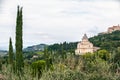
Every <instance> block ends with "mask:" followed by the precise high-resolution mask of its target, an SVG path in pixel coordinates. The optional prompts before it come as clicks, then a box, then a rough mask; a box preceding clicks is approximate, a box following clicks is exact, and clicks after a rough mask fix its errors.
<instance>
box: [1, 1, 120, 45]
mask: <svg viewBox="0 0 120 80" xmlns="http://www.w3.org/2000/svg"><path fill="white" fill-rule="evenodd" d="M18 4H20V5H21V6H23V22H24V24H23V38H24V46H27V45H33V44H39V43H48V44H51V43H56V42H63V41H68V42H70V41H79V40H81V37H82V35H83V34H84V33H87V34H88V36H89V37H90V36H93V35H95V34H97V33H99V32H103V31H105V30H106V29H107V27H110V26H112V25H117V24H119V23H120V22H119V21H120V18H119V17H120V11H119V2H118V1H116V0H114V1H113V0H106V1H104V0H34V1H32V0H18V1H15V0H11V1H10V2H8V0H4V5H3V6H2V12H0V36H1V37H2V40H0V43H1V44H2V42H3V41H4V42H3V43H5V44H8V43H7V42H8V39H9V37H10V36H12V38H13V42H14V40H15V39H14V38H15V25H16V10H17V5H18ZM1 34H5V36H3V35H1ZM2 46H3V44H2Z"/></svg>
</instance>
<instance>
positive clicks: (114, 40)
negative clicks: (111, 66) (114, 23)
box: [89, 31, 120, 52]
mask: <svg viewBox="0 0 120 80" xmlns="http://www.w3.org/2000/svg"><path fill="white" fill-rule="evenodd" d="M119 35H120V31H114V32H112V33H110V34H102V35H98V36H94V37H91V38H90V39H89V40H90V41H91V42H92V43H93V44H94V45H95V46H97V47H100V48H101V49H105V50H108V51H110V52H112V51H113V50H116V48H117V47H119V46H120V36H119Z"/></svg>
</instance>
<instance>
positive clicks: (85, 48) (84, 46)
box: [75, 34, 99, 55]
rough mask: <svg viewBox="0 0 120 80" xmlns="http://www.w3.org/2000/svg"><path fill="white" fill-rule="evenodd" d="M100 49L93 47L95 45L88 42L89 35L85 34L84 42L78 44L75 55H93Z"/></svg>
mask: <svg viewBox="0 0 120 80" xmlns="http://www.w3.org/2000/svg"><path fill="white" fill-rule="evenodd" d="M98 49H99V48H98V47H94V46H93V44H92V43H91V42H90V41H89V40H88V37H87V35H86V34H84V36H83V38H82V41H81V42H79V43H78V44H77V49H76V50H75V54H76V55H82V54H85V53H88V52H90V53H93V52H94V51H97V50H98Z"/></svg>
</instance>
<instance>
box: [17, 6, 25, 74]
mask: <svg viewBox="0 0 120 80" xmlns="http://www.w3.org/2000/svg"><path fill="white" fill-rule="evenodd" d="M22 26H23V22H22V7H21V8H19V6H18V9H17V20H16V43H15V47H16V71H17V72H19V71H22V69H23V66H24V65H23V52H22V48H23V41H22Z"/></svg>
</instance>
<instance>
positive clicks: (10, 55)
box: [8, 38, 14, 65]
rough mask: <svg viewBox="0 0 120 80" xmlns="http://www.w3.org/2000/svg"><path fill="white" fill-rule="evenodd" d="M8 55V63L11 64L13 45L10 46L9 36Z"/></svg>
mask: <svg viewBox="0 0 120 80" xmlns="http://www.w3.org/2000/svg"><path fill="white" fill-rule="evenodd" d="M8 54H9V57H8V62H9V64H11V65H13V60H14V53H13V46H12V40H11V38H10V40H9V52H8Z"/></svg>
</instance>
